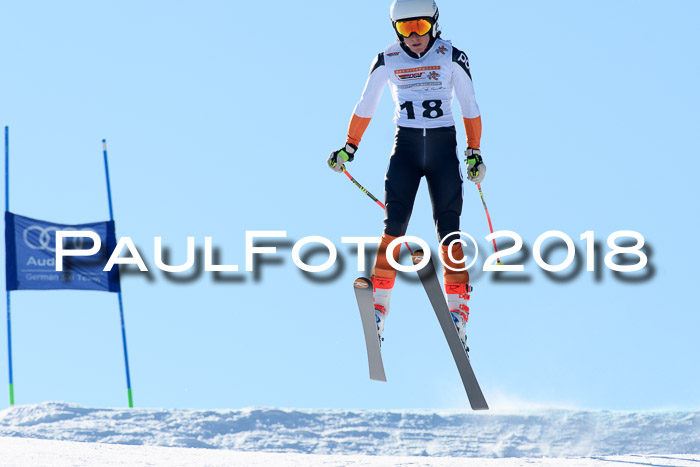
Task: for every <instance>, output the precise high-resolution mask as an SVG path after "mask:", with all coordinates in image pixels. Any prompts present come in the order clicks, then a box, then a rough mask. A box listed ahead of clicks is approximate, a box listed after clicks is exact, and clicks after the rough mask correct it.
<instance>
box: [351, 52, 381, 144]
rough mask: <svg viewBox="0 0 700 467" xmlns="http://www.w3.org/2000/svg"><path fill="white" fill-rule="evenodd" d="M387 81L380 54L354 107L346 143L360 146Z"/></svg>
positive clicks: (373, 63)
mask: <svg viewBox="0 0 700 467" xmlns="http://www.w3.org/2000/svg"><path fill="white" fill-rule="evenodd" d="M388 79H389V75H388V74H387V69H386V66H385V65H384V54H383V53H380V54H379V55H377V57H376V58H375V59H374V61H373V62H372V67H371V68H370V71H369V77H368V78H367V83H366V84H365V89H364V90H363V91H362V97H361V98H360V102H358V103H357V105H356V106H355V110H354V111H353V114H352V118H351V119H350V125H349V126H348V138H347V141H346V142H347V143H349V144H352V145H354V146H359V145H360V140H361V139H362V135H363V134H364V132H365V130H366V129H367V125H369V121H370V120H371V119H372V116H373V115H374V112H375V110H377V106H378V105H379V99H381V97H382V93H383V92H384V85H385V84H386V82H387V80H388Z"/></svg>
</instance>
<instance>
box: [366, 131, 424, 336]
mask: <svg viewBox="0 0 700 467" xmlns="http://www.w3.org/2000/svg"><path fill="white" fill-rule="evenodd" d="M420 136H422V133H421V130H415V129H412V128H398V129H397V130H396V138H395V141H394V149H393V151H392V154H391V158H390V159H389V167H388V168H387V173H386V177H385V181H384V199H385V203H384V204H385V205H386V217H385V219H384V233H383V235H382V241H381V243H380V245H379V248H378V249H377V256H376V259H375V262H374V268H373V270H372V285H373V286H374V301H375V314H376V316H377V327H378V330H379V332H380V334H381V331H382V330H383V328H384V318H385V317H386V315H387V314H388V313H389V300H390V298H391V290H392V288H393V287H394V281H395V279H396V270H395V269H394V268H393V267H392V266H391V265H390V264H389V261H388V260H387V257H386V250H387V246H388V245H389V243H390V242H391V241H392V240H394V239H395V238H397V237H400V236H402V235H404V234H405V233H406V229H407V228H408V221H409V219H410V217H411V211H412V210H413V203H414V201H415V199H416V192H417V191H418V186H419V184H420V179H421V177H422V175H423V169H422V166H421V162H422V159H423V158H422V157H421V156H422V153H421V152H420V151H419V149H421V150H422V147H423V145H422V144H419V143H421V141H420V139H419V138H420ZM400 250H401V247H400V246H398V247H396V248H395V249H394V251H393V258H394V260H395V261H398V259H399V252H400Z"/></svg>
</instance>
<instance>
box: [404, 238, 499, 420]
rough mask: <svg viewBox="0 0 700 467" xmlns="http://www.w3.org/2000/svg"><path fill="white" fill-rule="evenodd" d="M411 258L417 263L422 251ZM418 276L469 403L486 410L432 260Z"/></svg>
mask: <svg viewBox="0 0 700 467" xmlns="http://www.w3.org/2000/svg"><path fill="white" fill-rule="evenodd" d="M411 260H412V261H413V264H418V263H420V262H421V261H423V251H422V250H417V251H415V252H414V253H413V255H412V256H411ZM418 277H419V278H420V281H421V284H423V288H424V289H425V293H426V294H427V295H428V299H429V300H430V304H431V305H432V306H433V310H434V311H435V315H436V316H437V319H438V322H439V323H440V327H441V328H442V332H443V334H444V335H445V339H446V340H447V344H448V346H449V347H450V351H451V352H452V357H453V358H454V361H455V363H456V364H457V369H458V370H459V375H460V377H461V378H462V384H463V385H464V389H465V391H466V392H467V397H468V398H469V404H470V405H471V407H472V409H473V410H488V408H489V406H488V404H487V403H486V399H485V398H484V394H483V393H482V392H481V387H479V382H478V381H477V380H476V376H475V375H474V370H473V369H472V365H471V362H470V361H469V355H467V352H466V350H465V349H464V347H462V341H460V340H459V334H458V333H457V328H455V325H454V321H453V320H452V315H451V313H450V310H449V309H448V308H447V302H446V301H445V296H444V295H443V293H442V288H441V287H440V282H439V281H438V277H437V274H436V272H435V267H434V266H433V262H432V260H431V261H428V262H427V264H426V265H425V266H424V267H423V268H422V269H421V270H419V271H418Z"/></svg>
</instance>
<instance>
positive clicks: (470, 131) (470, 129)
mask: <svg viewBox="0 0 700 467" xmlns="http://www.w3.org/2000/svg"><path fill="white" fill-rule="evenodd" d="M464 129H465V130H467V146H468V147H470V148H472V149H479V145H480V144H481V115H479V116H478V117H476V118H465V119H464Z"/></svg>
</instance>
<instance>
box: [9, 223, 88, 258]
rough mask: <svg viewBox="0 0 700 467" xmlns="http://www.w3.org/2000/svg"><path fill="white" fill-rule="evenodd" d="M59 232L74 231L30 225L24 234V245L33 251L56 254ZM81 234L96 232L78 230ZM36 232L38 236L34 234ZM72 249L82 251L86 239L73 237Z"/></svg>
mask: <svg viewBox="0 0 700 467" xmlns="http://www.w3.org/2000/svg"><path fill="white" fill-rule="evenodd" d="M57 230H72V229H66V228H63V229H59V227H56V226H53V225H51V226H48V227H41V226H39V225H30V226H29V227H27V228H26V229H24V232H23V233H22V239H23V240H24V244H25V245H27V246H28V247H29V248H31V249H33V250H46V251H50V252H52V253H55V252H56V231H57ZM76 231H78V232H80V231H83V232H94V231H93V230H92V229H77V230H76ZM33 232H36V234H32V233H33ZM70 241H71V245H70V248H73V249H76V250H81V249H83V245H84V243H85V237H71V238H70Z"/></svg>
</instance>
